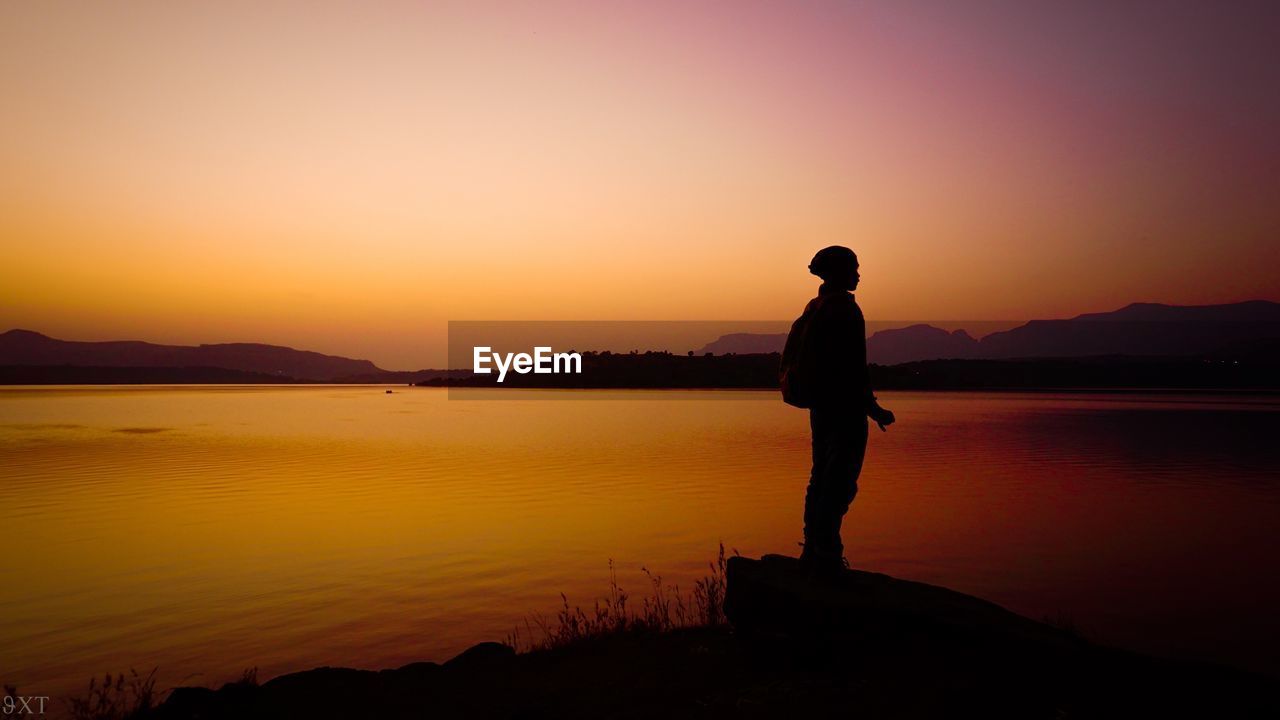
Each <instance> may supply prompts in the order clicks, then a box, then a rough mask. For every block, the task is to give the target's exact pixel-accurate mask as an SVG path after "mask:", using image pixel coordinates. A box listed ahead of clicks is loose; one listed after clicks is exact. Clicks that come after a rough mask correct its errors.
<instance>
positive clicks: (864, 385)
mask: <svg viewBox="0 0 1280 720" xmlns="http://www.w3.org/2000/svg"><path fill="white" fill-rule="evenodd" d="M809 272H811V273H813V274H814V275H817V276H818V277H820V278H822V285H821V286H820V287H819V288H818V297H816V298H814V299H813V300H811V301H809V304H808V305H807V306H806V307H805V309H804V314H803V315H801V316H800V319H798V320H796V322H795V324H794V325H793V326H792V328H791V335H790V336H788V338H787V349H786V350H785V351H784V353H783V365H782V391H783V398H784V399H785V400H786V401H787V402H788V403H790V404H792V405H797V406H799V407H806V408H809V427H810V429H811V430H812V431H813V471H812V472H811V473H810V475H809V487H808V489H807V490H806V492H805V497H804V552H803V553H802V554H801V556H800V559H801V560H803V561H805V562H806V563H808V564H809V565H810V566H811V567H812V568H814V569H815V570H816V571H818V572H830V571H833V570H837V569H839V568H842V567H848V562H847V561H846V560H845V559H844V544H843V543H842V542H841V540H840V524H841V522H842V521H843V520H844V515H845V513H846V512H848V511H849V505H850V504H851V503H852V502H853V498H854V496H855V495H856V494H857V493H858V474H859V473H860V472H861V471H862V460H863V457H864V456H865V455H866V450H867V418H868V417H870V418H871V419H872V420H874V421H875V422H876V424H877V425H879V426H880V429H881V430H884V429H885V426H887V425H891V424H893V421H894V417H893V413H891V412H889V411H888V410H885V409H884V408H882V407H880V404H879V403H877V402H876V397H875V395H873V394H872V392H871V380H870V377H869V375H868V373H867V342H866V321H865V320H864V319H863V317H862V310H861V309H860V308H859V307H858V304H857V303H856V302H855V301H854V298H853V295H852V294H851V291H852V290H854V289H855V288H856V287H858V280H859V275H858V258H857V256H856V255H854V253H853V251H852V250H850V249H849V248H847V247H841V246H839V245H833V246H831V247H828V248H823V249H822V250H819V251H818V254H817V255H814V256H813V261H812V262H810V263H809Z"/></svg>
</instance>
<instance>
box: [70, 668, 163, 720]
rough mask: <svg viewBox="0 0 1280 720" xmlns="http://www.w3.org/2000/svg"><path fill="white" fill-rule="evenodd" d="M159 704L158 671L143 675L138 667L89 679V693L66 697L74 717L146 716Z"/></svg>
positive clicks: (86, 719)
mask: <svg viewBox="0 0 1280 720" xmlns="http://www.w3.org/2000/svg"><path fill="white" fill-rule="evenodd" d="M158 703H159V696H158V695H157V694H156V671H155V669H154V668H152V670H151V672H149V673H147V674H146V675H141V674H139V673H138V671H137V670H132V669H131V670H129V674H128V675H125V674H124V673H119V674H117V675H115V676H112V675H111V673H107V674H106V675H103V676H102V682H101V684H99V683H98V679H97V678H96V677H95V678H90V680H89V693H88V694H87V695H83V696H80V695H76V696H72V697H70V698H68V699H67V705H68V707H69V709H70V711H71V717H72V718H73V719H74V720H125V718H137V717H143V716H145V715H146V713H147V712H149V711H150V710H151V709H152V708H154V707H155V706H156V705H157V704H158Z"/></svg>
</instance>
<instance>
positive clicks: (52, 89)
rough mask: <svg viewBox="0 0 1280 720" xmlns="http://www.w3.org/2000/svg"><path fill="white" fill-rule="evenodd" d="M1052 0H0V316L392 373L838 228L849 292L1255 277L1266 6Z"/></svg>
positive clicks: (1278, 190)
mask: <svg viewBox="0 0 1280 720" xmlns="http://www.w3.org/2000/svg"><path fill="white" fill-rule="evenodd" d="M1079 5H1080V4H1073V3H1048V2H979V3H964V4H960V3H933V2H894V3H888V2H886V3H860V2H841V3H817V2H815V3H805V4H803V5H797V4H789V3H776V2H775V3H754V2H741V1H734V2H709V3H690V2H679V3H674V2H646V3H598V2H587V1H585V0H584V1H583V2H537V3H514V2H513V3H484V2H465V3H439V2H429V3H428V2H422V3H410V2H386V3H355V2H350V3H329V2H324V3H321V2H298V3H250V2H228V3H186V2H154V3H151V2H121V3H93V2H83V3H62V2H52V1H49V2H38V3H5V4H3V5H0V97H2V98H3V99H4V102H3V106H2V107H0V123H2V128H3V132H0V157H3V159H4V162H3V166H2V168H0V241H2V242H3V243H4V262H3V265H0V330H3V329H8V328H11V327H23V328H28V329H33V330H38V331H41V332H44V333H47V334H50V335H53V336H55V337H62V338H67V339H81V340H98V339H124V338H129V339H145V340H151V341H155V342H172V343H199V342H227V341H261V342H271V343H277V344H284V345H290V346H294V347H300V348H306V349H314V350H319V351H322V352H330V353H335V354H342V355H348V356H354V357H364V358H369V359H372V360H373V361H374V362H376V363H378V364H379V365H380V366H382V367H386V368H389V369H411V368H417V367H424V366H430V365H435V364H439V362H440V361H441V360H442V358H443V356H444V352H443V343H444V338H445V330H446V322H447V321H448V320H464V319H472V320H474V319H725V318H735V319H736V318H742V319H778V318H790V317H793V316H795V315H796V314H798V312H799V310H800V309H801V307H802V306H803V304H804V302H805V300H806V299H807V298H808V297H809V296H810V295H811V293H812V291H813V287H814V285H815V280H814V278H812V277H811V276H809V275H808V274H807V273H806V272H805V269H804V266H805V264H806V263H807V261H808V259H809V257H810V256H811V255H812V253H813V251H814V250H816V249H818V248H820V247H822V246H824V245H828V244H832V243H842V244H848V245H850V246H852V247H853V248H854V249H855V250H857V251H858V253H859V255H860V257H861V259H862V263H863V276H864V286H863V288H862V289H861V290H860V291H859V301H860V302H861V303H862V305H863V307H864V309H865V310H866V313H867V315H868V317H869V318H873V319H886V320H889V319H924V320H928V319H938V320H943V319H968V318H973V319H1021V318H1031V317H1062V316H1070V315H1074V314H1077V313H1079V312H1086V311H1097V310H1106V309H1112V308H1115V307H1119V306H1121V305H1124V304H1126V303H1128V302H1131V301H1135V300H1144V301H1161V302H1174V303H1208V302H1226V301H1234V300H1241V299H1246V298H1256V297H1264V298H1271V299H1280V273H1277V272H1276V268H1278V267H1280V243H1278V242H1277V231H1280V172H1278V171H1280V133H1276V132H1275V128H1276V127H1280V93H1277V92H1276V91H1275V89H1276V88H1277V87H1280V51H1277V50H1276V49H1275V48H1274V47H1273V45H1274V43H1273V42H1271V41H1272V40H1273V39H1274V37H1275V33H1276V31H1277V28H1278V27H1280V22H1277V11H1276V10H1275V9H1274V6H1270V5H1269V4H1266V3H1259V4H1256V5H1252V6H1251V5H1248V4H1247V3H1241V4H1239V5H1233V6H1232V8H1233V9H1232V13H1231V14H1230V15H1229V16H1227V13H1226V12H1225V11H1224V10H1222V9H1221V8H1218V9H1215V8H1214V7H1212V6H1211V4H1209V3H1187V4H1186V5H1187V7H1183V6H1182V4H1180V3H1175V2H1153V3H1151V4H1149V5H1146V6H1143V5H1141V4H1139V3H1123V4H1122V5H1124V8H1123V9H1117V8H1115V7H1111V6H1112V5H1114V4H1112V3H1097V4H1096V5H1094V6H1092V7H1083V8H1082V7H1079ZM962 6H963V7H962Z"/></svg>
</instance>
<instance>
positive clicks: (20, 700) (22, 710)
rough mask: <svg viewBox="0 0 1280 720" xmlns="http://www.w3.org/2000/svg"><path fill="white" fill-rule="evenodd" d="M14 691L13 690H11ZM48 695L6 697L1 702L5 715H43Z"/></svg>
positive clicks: (1, 708)
mask: <svg viewBox="0 0 1280 720" xmlns="http://www.w3.org/2000/svg"><path fill="white" fill-rule="evenodd" d="M10 690H12V688H10ZM47 702H49V696H48V695H5V696H4V700H3V701H2V702H0V714H3V715H43V714H44V707H45V703H47Z"/></svg>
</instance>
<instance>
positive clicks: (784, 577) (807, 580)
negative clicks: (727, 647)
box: [724, 555, 1080, 646]
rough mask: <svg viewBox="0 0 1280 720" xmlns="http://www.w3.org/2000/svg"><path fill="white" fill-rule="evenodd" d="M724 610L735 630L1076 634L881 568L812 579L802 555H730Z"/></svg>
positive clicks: (1038, 638)
mask: <svg viewBox="0 0 1280 720" xmlns="http://www.w3.org/2000/svg"><path fill="white" fill-rule="evenodd" d="M726 582H727V587H726V593H725V602H724V607H725V616H726V617H728V618H729V621H730V622H731V623H733V625H734V627H735V628H738V629H740V630H755V631H765V632H780V633H789V634H815V633H816V634H820V635H830V634H832V633H837V634H838V633H848V632H856V633H894V632H899V631H901V630H904V629H910V630H911V631H913V632H914V631H920V630H923V631H931V632H943V633H949V634H953V635H961V636H964V635H968V636H981V637H982V638H984V639H987V640H989V639H991V637H992V635H993V633H994V634H996V635H999V636H1003V637H1004V638H1005V639H1010V640H1016V641H1030V642H1034V643H1048V644H1051V645H1061V646H1070V645H1073V644H1076V643H1078V642H1080V640H1079V638H1077V637H1076V636H1074V635H1072V634H1070V633H1068V632H1066V631H1064V630H1061V629H1059V628H1055V627H1053V626H1050V625H1046V624H1044V623H1038V622H1035V621H1033V620H1029V619H1027V618H1024V617H1022V616H1020V615H1016V614H1014V613H1012V612H1009V611H1008V610H1005V609H1004V608H1002V607H1000V606H999V605H996V604H994V603H991V602H987V601H986V600H980V599H978V598H975V597H972V596H969V595H965V594H963V593H958V592H955V591H954V590H948V589H946V588H942V587H937V586H934V585H927V584H925V583H919V582H912V581H909V580H898V579H896V578H892V577H889V576H888V575H882V574H880V573H873V572H865V571H861V570H842V571H838V572H837V573H835V574H833V575H831V576H828V577H814V576H812V575H811V573H810V572H809V569H808V568H807V567H806V566H805V565H803V564H802V563H801V562H800V560H798V559H796V558H792V557H786V556H783V555H765V556H764V557H762V558H760V559H759V560H752V559H750V558H745V557H732V558H729V560H728V565H727V567H726Z"/></svg>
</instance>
